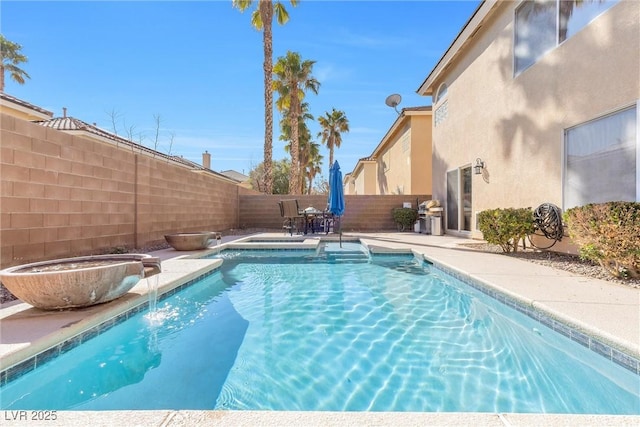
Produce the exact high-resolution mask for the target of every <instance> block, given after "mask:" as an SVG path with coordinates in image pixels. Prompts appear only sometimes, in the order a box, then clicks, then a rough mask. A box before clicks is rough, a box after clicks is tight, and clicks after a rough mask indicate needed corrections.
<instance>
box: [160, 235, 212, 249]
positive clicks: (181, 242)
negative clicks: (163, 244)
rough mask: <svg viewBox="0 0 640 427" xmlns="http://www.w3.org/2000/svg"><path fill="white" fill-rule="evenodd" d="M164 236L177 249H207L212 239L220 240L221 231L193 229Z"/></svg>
mask: <svg viewBox="0 0 640 427" xmlns="http://www.w3.org/2000/svg"><path fill="white" fill-rule="evenodd" d="M164 238H165V240H166V241H167V243H168V244H169V245H171V247H172V248H173V249H175V250H176V251H196V250H199V249H206V248H207V247H208V246H209V242H210V240H213V239H217V240H220V233H215V232H213V231H192V232H186V233H175V234H167V235H165V236H164Z"/></svg>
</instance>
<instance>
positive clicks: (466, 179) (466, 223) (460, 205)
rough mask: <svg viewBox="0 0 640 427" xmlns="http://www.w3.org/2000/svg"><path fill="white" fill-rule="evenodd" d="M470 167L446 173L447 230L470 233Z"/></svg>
mask: <svg viewBox="0 0 640 427" xmlns="http://www.w3.org/2000/svg"><path fill="white" fill-rule="evenodd" d="M471 181H472V179H471V166H465V167H461V168H458V169H453V170H450V171H448V172H447V209H446V212H445V215H446V220H447V230H449V231H454V232H455V231H471V202H472V186H471Z"/></svg>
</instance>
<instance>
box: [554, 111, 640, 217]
mask: <svg viewBox="0 0 640 427" xmlns="http://www.w3.org/2000/svg"><path fill="white" fill-rule="evenodd" d="M639 153H640V151H639V148H638V111H637V106H633V107H631V108H627V109H624V110H621V111H618V112H615V113H613V114H610V115H607V116H604V117H600V118H597V119H595V120H592V121H590V122H587V123H584V124H581V125H578V126H575V127H573V128H570V129H567V130H566V131H565V174H564V201H563V204H564V209H569V208H572V207H576V206H583V205H586V204H588V203H604V202H610V201H628V202H633V201H640V172H639V171H640V165H639V163H640V155H639Z"/></svg>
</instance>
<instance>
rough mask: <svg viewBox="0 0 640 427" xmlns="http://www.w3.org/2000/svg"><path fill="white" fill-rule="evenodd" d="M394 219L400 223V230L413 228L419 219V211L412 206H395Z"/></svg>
mask: <svg viewBox="0 0 640 427" xmlns="http://www.w3.org/2000/svg"><path fill="white" fill-rule="evenodd" d="M393 220H394V221H395V222H396V224H397V225H398V230H400V231H405V230H413V224H415V223H416V221H417V220H418V211H416V210H415V209H411V208H395V209H394V210H393Z"/></svg>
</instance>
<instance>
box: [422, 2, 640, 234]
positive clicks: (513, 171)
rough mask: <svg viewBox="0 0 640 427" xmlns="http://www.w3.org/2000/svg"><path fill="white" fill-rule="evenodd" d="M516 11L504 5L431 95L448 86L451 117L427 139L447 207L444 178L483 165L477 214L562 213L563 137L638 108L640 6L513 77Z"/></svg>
mask: <svg viewBox="0 0 640 427" xmlns="http://www.w3.org/2000/svg"><path fill="white" fill-rule="evenodd" d="M517 5H518V2H504V3H502V4H501V5H500V6H499V8H498V9H497V10H496V12H495V13H494V14H493V15H492V17H491V18H490V19H489V20H488V21H487V22H486V23H484V25H483V26H482V29H480V31H479V32H478V33H477V34H476V35H475V38H474V40H472V41H471V43H469V44H468V46H467V47H466V48H465V50H464V52H465V53H464V54H463V56H461V57H459V58H458V59H457V60H456V61H454V62H453V63H452V64H451V66H450V67H449V69H448V70H446V71H445V72H443V73H442V75H441V76H440V77H439V78H438V79H437V80H436V81H434V83H433V84H432V86H431V87H432V88H433V91H434V92H435V91H436V90H437V88H438V87H439V86H440V84H441V83H443V82H445V83H446V84H447V85H448V95H447V100H448V116H447V118H446V120H444V121H443V122H442V123H440V124H439V125H438V126H435V127H434V129H433V147H434V149H433V179H434V181H433V193H434V197H435V198H439V199H440V200H445V196H446V172H447V170H450V169H453V168H457V167H461V166H465V165H471V164H472V163H473V162H474V161H475V159H476V158H477V157H479V158H481V159H482V160H483V161H485V163H486V173H485V175H484V176H482V175H473V206H472V211H473V212H478V211H482V210H484V209H489V208H497V207H503V208H505V207H527V206H530V207H534V208H535V207H536V206H538V205H539V204H541V203H544V202H551V203H554V204H556V205H558V206H560V207H562V174H563V162H564V160H563V155H564V153H563V144H564V130H565V129H567V128H569V127H572V126H575V125H577V124H580V123H583V122H586V121H588V120H591V119H594V118H597V117H599V116H602V115H604V114H606V113H608V112H611V111H614V110H616V109H620V108H623V107H626V106H629V105H632V104H633V103H635V102H636V101H637V100H638V99H639V98H640V83H639V81H640V78H639V76H640V66H639V61H640V59H639V58H640V37H639V35H640V3H638V2H637V1H622V2H620V3H619V4H616V5H614V6H613V7H611V8H610V9H609V10H608V11H607V12H605V13H604V14H603V15H601V16H599V17H598V18H596V19H595V20H594V21H592V22H591V24H589V25H587V26H586V27H584V28H583V29H582V30H581V31H580V32H578V33H577V34H575V35H574V36H573V37H571V38H569V39H568V40H566V41H565V42H564V43H562V44H561V45H559V46H557V47H556V48H554V49H553V50H551V51H550V52H548V53H547V54H545V55H544V56H543V57H542V58H541V59H539V60H538V61H537V62H536V63H535V64H534V65H532V66H531V67H530V68H528V69H526V70H525V71H523V72H522V73H521V74H519V75H518V76H515V77H514V71H513V38H514V11H515V8H516V6H517ZM438 107H439V104H436V105H434V107H433V108H434V114H435V111H436V110H437V108H438ZM472 221H473V222H472V230H473V229H475V215H473V216H472ZM473 234H474V235H476V236H477V235H478V234H479V233H476V232H474V233H473Z"/></svg>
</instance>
